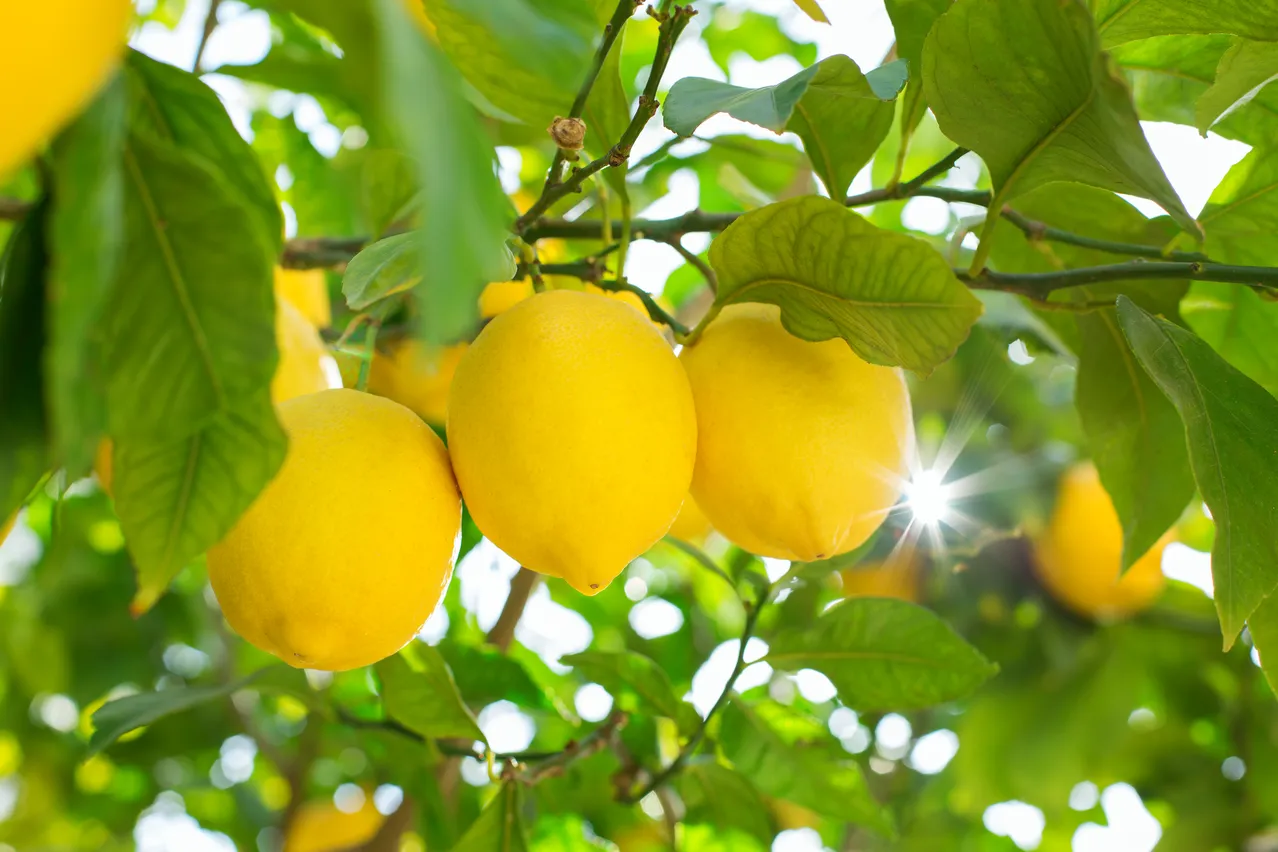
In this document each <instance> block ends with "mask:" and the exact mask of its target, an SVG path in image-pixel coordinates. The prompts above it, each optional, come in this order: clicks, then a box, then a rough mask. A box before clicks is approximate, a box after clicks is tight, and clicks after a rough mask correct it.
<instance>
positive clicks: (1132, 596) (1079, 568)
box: [1036, 462, 1173, 619]
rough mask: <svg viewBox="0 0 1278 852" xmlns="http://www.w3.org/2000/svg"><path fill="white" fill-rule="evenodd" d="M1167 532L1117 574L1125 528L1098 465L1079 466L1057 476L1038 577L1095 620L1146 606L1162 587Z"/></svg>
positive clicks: (1040, 549) (1039, 552)
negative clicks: (1059, 476)
mask: <svg viewBox="0 0 1278 852" xmlns="http://www.w3.org/2000/svg"><path fill="white" fill-rule="evenodd" d="M1172 538H1173V534H1172V533H1170V532H1168V533H1167V534H1166V535H1164V536H1163V537H1162V538H1161V539H1159V540H1158V542H1157V543H1155V544H1154V546H1153V547H1151V548H1150V549H1149V552H1147V553H1146V554H1145V555H1144V556H1142V557H1141V558H1140V559H1137V560H1136V562H1135V563H1134V564H1133V565H1132V567H1131V568H1129V569H1127V573H1125V574H1123V575H1122V578H1121V579H1120V578H1119V570H1120V568H1121V565H1122V553H1123V529H1122V525H1121V524H1120V523H1119V520H1118V513H1117V512H1115V511H1114V504H1113V502H1112V501H1111V500H1110V498H1109V494H1108V493H1107V492H1106V491H1105V488H1104V486H1103V485H1101V481H1100V476H1099V475H1098V474H1097V473H1096V468H1095V467H1094V466H1093V465H1092V464H1091V463H1089V462H1084V463H1081V464H1077V465H1075V466H1074V467H1072V468H1070V469H1069V470H1068V471H1066V472H1065V475H1064V476H1063V477H1061V481H1060V484H1059V486H1058V490H1057V497H1056V507H1055V509H1053V510H1052V517H1051V520H1050V521H1049V522H1048V525H1047V530H1046V531H1045V532H1044V533H1043V535H1042V536H1041V537H1040V538H1039V540H1038V541H1037V542H1036V545H1037V546H1036V553H1037V556H1038V559H1037V560H1036V566H1037V568H1038V576H1039V579H1041V580H1042V582H1043V585H1044V586H1046V587H1047V590H1048V591H1049V592H1051V593H1052V596H1053V597H1055V598H1056V599H1057V600H1058V601H1060V602H1061V603H1063V604H1065V605H1066V606H1067V607H1069V608H1070V609H1072V610H1074V611H1075V612H1077V613H1079V614H1081V615H1085V616H1088V617H1093V618H1102V619H1113V618H1121V617H1123V616H1127V615H1132V614H1134V613H1136V612H1139V611H1140V610H1142V609H1145V608H1146V607H1147V606H1149V605H1150V604H1151V603H1153V602H1154V599H1155V598H1157V597H1158V594H1159V592H1161V591H1162V589H1163V585H1164V583H1165V582H1166V579H1165V578H1164V577H1163V569H1162V562H1163V550H1164V549H1165V548H1166V547H1167V545H1168V544H1169V543H1170V542H1171V540H1172Z"/></svg>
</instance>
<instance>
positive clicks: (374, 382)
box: [368, 340, 469, 425]
mask: <svg viewBox="0 0 1278 852" xmlns="http://www.w3.org/2000/svg"><path fill="white" fill-rule="evenodd" d="M468 345H469V344H466V343H458V344H455V345H453V346H431V345H430V344H427V343H422V342H420V341H417V340H405V341H403V342H401V343H397V344H395V345H394V346H392V347H391V349H390V351H389V352H385V353H382V352H379V353H377V354H376V355H375V356H374V357H373V366H372V368H371V372H369V374H368V390H369V392H370V393H375V394H377V395H378V396H384V397H386V398H388V399H393V400H395V401H396V402H398V403H399V404H400V405H405V406H408V407H409V408H411V409H412V410H413V411H415V412H417V415H418V416H419V417H421V418H423V419H425V420H426V421H428V422H430V423H437V424H440V425H443V423H444V419H445V417H446V416H447V414H448V389H449V387H450V386H451V385H452V383H453V374H454V373H456V372H457V364H458V363H459V362H460V361H461V358H462V355H463V354H464V353H465V352H466V348H467V346H468Z"/></svg>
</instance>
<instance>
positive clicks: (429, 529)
mask: <svg viewBox="0 0 1278 852" xmlns="http://www.w3.org/2000/svg"><path fill="white" fill-rule="evenodd" d="M278 412H279V417H280V422H281V423H282V424H283V426H284V430H285V431H286V432H287V433H288V439H289V447H288V455H287V457H286V458H285V460H284V466H283V467H282V468H281V469H280V472H279V473H278V474H277V475H276V477H275V479H274V480H272V481H271V483H270V484H269V485H268V486H267V487H266V490H264V491H263V492H262V494H261V496H259V497H258V498H257V501H256V502H255V503H254V504H253V505H252V507H251V508H250V509H249V510H248V512H246V513H245V514H244V516H243V517H242V518H240V520H239V522H238V523H237V524H236V525H235V527H234V529H232V530H231V532H230V533H229V534H228V535H227V536H226V538H224V539H223V540H222V541H221V542H220V543H219V544H217V545H216V546H215V547H213V548H212V549H211V550H210V551H209V554H208V566H209V580H210V581H211V582H212V584H213V590H214V591H215V592H216V593H217V599H218V601H219V602H220V603H221V605H222V611H223V613H224V614H225V615H226V620H227V621H228V622H230V624H231V627H233V628H234V629H235V631H236V632H237V633H239V634H240V635H241V636H243V637H244V638H245V639H247V640H248V641H249V642H251V643H253V644H254V645H256V646H257V647H259V648H261V649H262V650H264V651H269V652H270V653H272V654H275V655H276V656H277V657H279V658H280V659H282V660H284V661H285V662H286V663H289V664H290V665H293V666H297V667H298V668H312V669H328V670H331V671H344V670H346V669H353V668H358V667H359V666H365V665H369V664H370V663H374V662H377V661H378V660H380V659H383V658H384V657H387V656H390V655H391V654H393V653H395V652H396V651H398V650H399V649H400V648H402V647H403V646H404V645H405V644H406V643H408V642H409V641H410V640H411V639H412V638H413V636H414V635H416V633H417V631H418V630H420V629H421V626H422V624H423V623H424V622H425V621H426V619H427V617H428V616H429V615H430V614H431V611H432V610H434V608H435V604H436V603H437V602H438V601H439V599H440V596H441V595H442V594H443V592H444V589H445V587H446V586H447V585H448V580H449V577H451V575H452V569H453V565H452V563H453V557H454V555H455V554H456V544H457V537H458V535H459V533H460V529H461V497H460V495H459V494H458V493H457V484H456V482H455V481H454V479H453V474H452V470H451V469H450V468H449V464H448V453H447V451H446V450H445V449H444V445H443V444H442V443H441V442H440V440H439V438H438V437H436V435H435V433H434V432H432V431H431V430H430V427H428V426H427V425H426V424H425V423H423V422H422V421H421V420H420V419H419V418H418V417H417V416H416V415H415V414H413V413H412V412H411V411H409V410H408V409H407V408H405V407H404V406H402V405H400V404H399V403H396V402H392V401H390V400H388V399H382V398H381V397H377V396H372V395H371V394H365V393H360V392H359V391H353V390H327V391H322V392H320V393H313V394H309V395H307V396H299V397H296V398H294V399H291V400H288V401H287V402H284V403H282V404H281V405H279V406H278Z"/></svg>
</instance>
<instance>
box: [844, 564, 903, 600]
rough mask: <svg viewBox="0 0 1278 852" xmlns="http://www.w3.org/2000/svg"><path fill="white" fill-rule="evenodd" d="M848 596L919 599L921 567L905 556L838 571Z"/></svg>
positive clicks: (845, 593)
mask: <svg viewBox="0 0 1278 852" xmlns="http://www.w3.org/2000/svg"><path fill="white" fill-rule="evenodd" d="M839 577H840V579H842V580H843V596H844V597H845V598H898V599H900V600H903V601H909V602H910V603H918V600H919V576H918V566H917V565H916V563H915V562H914V560H913V559H911V558H909V557H906V556H904V555H902V556H898V557H896V558H893V559H888V560H887V561H885V562H866V563H862V564H860V565H856V566H853V567H852V568H845V569H843V570H842V571H840V572H839Z"/></svg>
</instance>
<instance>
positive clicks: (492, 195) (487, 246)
mask: <svg viewBox="0 0 1278 852" xmlns="http://www.w3.org/2000/svg"><path fill="white" fill-rule="evenodd" d="M450 2H451V0H450ZM510 2H511V3H515V2H516V0H510ZM446 5H450V4H448V3H445V2H443V0H438V2H437V0H432V2H431V3H430V4H428V9H427V11H428V12H429V13H430V15H431V18H432V20H435V21H436V22H437V23H438V24H439V31H440V33H441V34H443V33H444V32H446V31H449V30H450V27H451V25H450V23H449V21H451V20H452V19H443V18H438V17H436V12H437V10H439V9H441V8H442V7H444V6H446ZM498 5H500V6H502V7H503V8H504V7H505V6H507V5H508V4H507V3H505V2H503V3H501V4H498ZM374 6H375V10H376V19H377V21H376V22H377V32H378V35H379V37H380V40H381V51H380V54H381V58H382V61H383V63H384V65H383V68H382V71H383V75H382V76H383V80H384V85H385V92H384V96H385V100H386V103H387V106H388V110H389V112H390V114H391V115H393V116H395V118H396V120H397V121H398V126H397V130H398V132H399V134H400V136H401V138H402V139H403V140H404V142H405V144H406V145H407V146H408V151H409V153H410V155H411V156H412V157H413V158H414V159H415V160H416V162H417V167H418V180H419V183H420V185H421V188H422V193H421V195H422V211H421V218H422V226H421V228H419V229H418V232H417V233H418V240H419V245H420V251H421V256H422V274H423V278H422V286H419V287H417V288H415V290H414V295H415V298H416V299H417V300H418V302H419V303H420V305H421V308H422V310H421V329H420V332H421V334H422V335H423V337H425V338H426V339H427V340H429V341H432V342H445V341H450V340H454V339H457V338H459V337H461V336H463V335H464V334H466V333H467V332H469V331H470V330H471V329H472V327H473V326H474V324H475V322H476V321H477V320H478V318H479V307H478V299H479V293H480V291H481V290H482V289H483V287H484V285H485V284H486V283H487V282H489V281H491V280H494V279H493V277H492V275H491V273H492V271H493V270H494V269H495V268H500V267H501V266H502V265H503V264H504V263H505V258H506V250H505V248H504V245H503V243H504V240H505V237H506V233H507V230H506V225H507V223H506V222H505V216H506V213H507V211H508V208H509V204H508V202H507V201H506V198H505V196H504V194H503V193H502V191H501V187H500V186H499V185H498V183H497V177H496V175H495V174H494V172H493V162H492V161H493V151H492V147H491V146H490V145H489V144H487V143H486V141H485V140H484V137H483V135H482V133H481V132H480V128H479V125H478V122H477V120H476V118H475V116H474V113H473V111H472V110H471V108H470V106H469V105H468V104H467V103H466V102H465V101H464V100H463V99H462V97H461V94H460V90H459V81H458V80H457V79H456V77H455V74H454V72H453V70H452V69H451V68H450V67H449V66H448V64H447V63H446V62H445V61H444V60H443V57H442V56H441V55H440V53H439V51H438V50H437V49H436V48H435V47H434V46H433V45H431V44H429V43H428V42H427V41H426V40H425V39H424V38H423V36H422V35H421V33H420V31H419V30H418V28H417V26H416V24H415V23H414V22H413V21H412V20H411V19H410V18H409V16H408V11H407V9H406V8H404V6H403V3H402V2H401V0H375V3H374ZM469 8H472V9H474V10H477V11H478V10H484V11H482V14H484V15H496V14H497V13H498V12H500V11H502V10H501V9H497V8H491V7H490V5H489V4H477V5H474V6H471V7H469ZM520 20H521V19H519V18H518V17H516V18H512V19H509V20H507V25H517V24H518V23H519V21H520ZM464 23H465V22H464V20H463V21H461V22H460V23H459V24H458V26H460V27H461V29H459V30H458V31H457V32H458V33H465V32H469V33H472V34H473V32H474V31H473V28H472V29H470V30H467V29H466V28H465V26H464ZM528 26H531V25H528ZM539 32H540V30H539V29H538V28H533V29H525V30H523V31H521V38H524V39H528V38H529V37H530V36H532V35H533V34H534V33H539ZM480 35H481V36H482V33H481V34H480ZM534 43H535V44H536V49H537V50H539V51H545V52H553V49H552V48H553V47H554V45H555V41H554V40H553V39H551V40H548V41H546V42H533V41H531V40H530V41H528V42H527V44H528V45H533V44H534ZM484 47H485V49H486V48H487V46H486V45H485V46H484ZM525 50H527V48H525ZM460 67H467V65H466V63H465V62H462V63H461V64H460ZM476 67H478V66H476ZM506 85H510V86H514V81H513V80H506ZM511 91H519V92H520V96H521V97H522V96H523V94H524V93H526V92H531V91H532V90H525V89H523V88H522V87H517V88H512V89H511Z"/></svg>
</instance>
